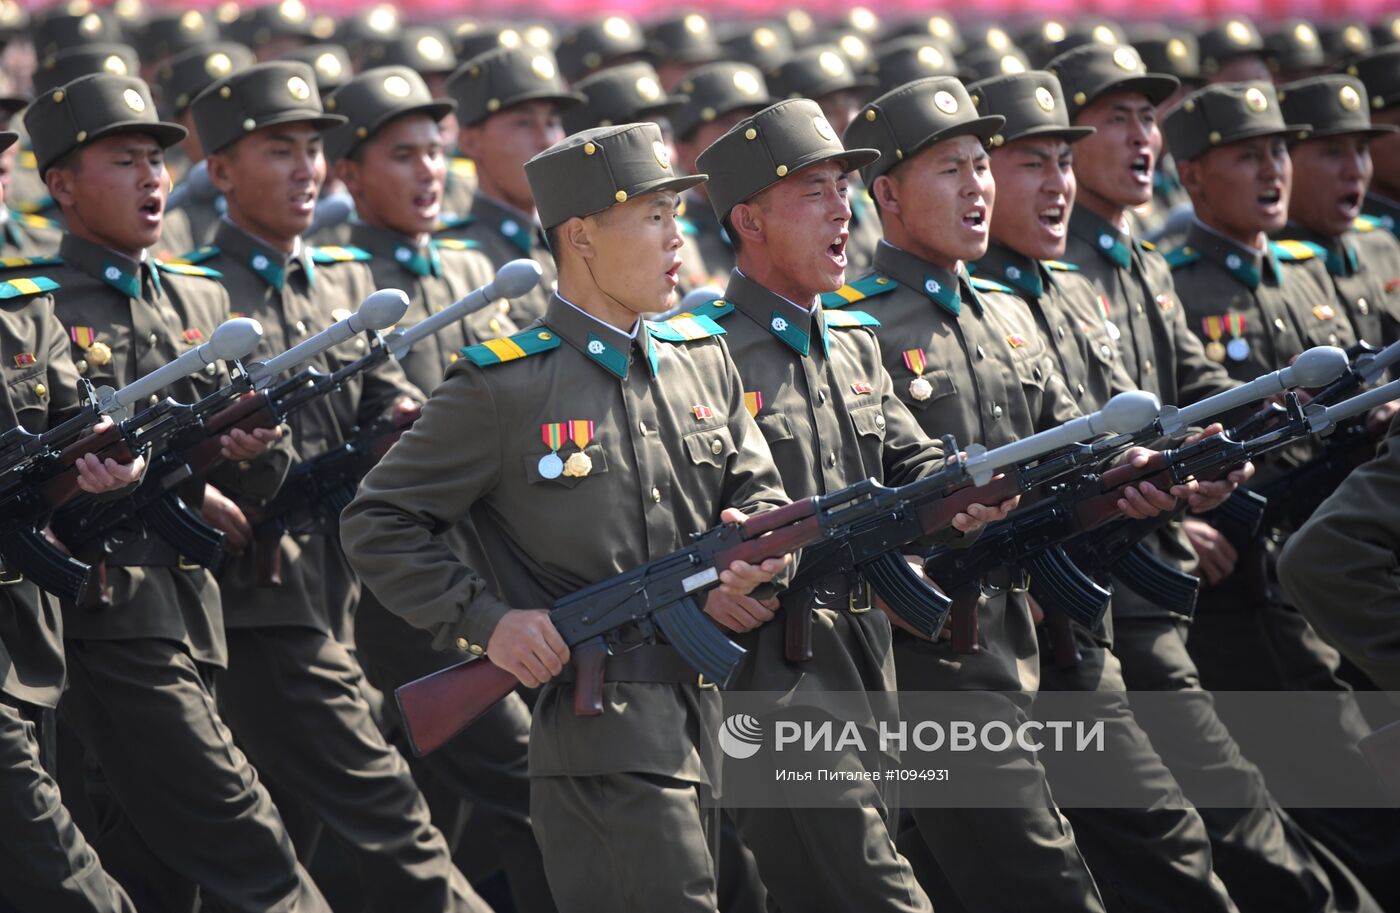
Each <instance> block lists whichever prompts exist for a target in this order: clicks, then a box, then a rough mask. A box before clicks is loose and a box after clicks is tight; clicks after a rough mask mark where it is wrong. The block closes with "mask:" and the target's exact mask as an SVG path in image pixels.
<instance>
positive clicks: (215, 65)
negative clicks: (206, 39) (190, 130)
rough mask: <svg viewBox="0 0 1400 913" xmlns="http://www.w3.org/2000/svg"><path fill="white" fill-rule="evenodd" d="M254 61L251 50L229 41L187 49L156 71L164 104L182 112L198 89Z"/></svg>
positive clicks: (196, 94)
mask: <svg viewBox="0 0 1400 913" xmlns="http://www.w3.org/2000/svg"><path fill="white" fill-rule="evenodd" d="M256 62H257V59H256V58H255V57H254V56H253V52H252V51H250V50H248V49H247V48H245V47H244V46H243V45H241V44H235V43H234V42H232V41H220V42H216V43H214V44H207V45H204V46H202V47H195V48H190V49H189V50H187V51H182V52H180V53H179V54H176V55H175V56H174V57H172V58H170V60H169V61H168V62H167V63H166V64H165V65H164V66H162V67H161V68H160V70H159V71H157V72H156V86H157V87H158V88H159V89H160V94H161V97H163V98H164V99H165V102H166V104H168V105H169V106H170V107H171V109H172V110H173V111H174V112H175V113H176V114H183V113H184V112H185V109H187V108H189V106H190V102H192V101H194V100H195V98H196V97H197V96H198V95H199V93H200V92H203V91H204V90H205V89H207V88H209V87H210V86H212V85H213V84H214V83H216V82H218V81H219V80H220V79H223V78H224V77H225V76H231V75H233V74H234V73H236V72H238V71H239V70H244V69H247V68H248V67H251V66H252V65H253V64H254V63H256Z"/></svg>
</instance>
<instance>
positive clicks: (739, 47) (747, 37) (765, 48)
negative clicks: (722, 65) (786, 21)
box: [720, 22, 796, 70]
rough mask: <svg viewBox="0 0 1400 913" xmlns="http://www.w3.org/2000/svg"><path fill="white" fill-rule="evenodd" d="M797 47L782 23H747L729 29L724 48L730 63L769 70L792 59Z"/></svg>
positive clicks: (721, 42) (723, 43)
mask: <svg viewBox="0 0 1400 913" xmlns="http://www.w3.org/2000/svg"><path fill="white" fill-rule="evenodd" d="M795 47H796V45H795V44H794V43H793V39H792V32H790V31H789V30H788V27H787V26H786V25H783V24H782V23H781V22H758V23H752V24H751V23H744V24H742V25H739V26H734V27H732V28H731V29H728V30H726V32H725V34H724V36H723V37H722V38H721V39H720V48H721V49H723V51H724V58H725V59H726V60H733V61H738V62H739V63H747V64H749V65H751V66H755V67H758V68H759V69H760V70H769V69H772V68H773V67H776V66H777V65H778V64H780V63H782V62H783V61H784V60H786V59H787V58H788V57H789V56H791V54H792V52H793V49H794V48H795Z"/></svg>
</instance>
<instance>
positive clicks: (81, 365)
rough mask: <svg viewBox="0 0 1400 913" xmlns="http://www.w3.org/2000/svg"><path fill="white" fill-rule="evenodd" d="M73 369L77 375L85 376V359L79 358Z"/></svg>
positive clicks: (86, 365)
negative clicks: (76, 370) (76, 371)
mask: <svg viewBox="0 0 1400 913" xmlns="http://www.w3.org/2000/svg"><path fill="white" fill-rule="evenodd" d="M73 367H75V368H77V369H78V373H79V374H86V373H87V369H88V363H87V359H86V358H79V359H78V360H77V362H75V363H74V365H73Z"/></svg>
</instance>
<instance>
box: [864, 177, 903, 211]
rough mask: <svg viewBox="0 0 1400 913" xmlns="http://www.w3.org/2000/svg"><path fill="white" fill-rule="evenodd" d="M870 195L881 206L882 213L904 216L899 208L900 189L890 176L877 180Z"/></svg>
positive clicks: (871, 186)
mask: <svg viewBox="0 0 1400 913" xmlns="http://www.w3.org/2000/svg"><path fill="white" fill-rule="evenodd" d="M870 195H871V196H872V197H873V198H874V199H875V202H876V203H878V204H880V211H881V212H888V213H890V214H892V215H901V214H902V213H901V212H900V208H899V187H898V185H897V184H895V182H894V178H892V177H890V176H889V175H888V174H882V175H880V176H879V177H878V178H876V179H875V183H874V184H871V185H870Z"/></svg>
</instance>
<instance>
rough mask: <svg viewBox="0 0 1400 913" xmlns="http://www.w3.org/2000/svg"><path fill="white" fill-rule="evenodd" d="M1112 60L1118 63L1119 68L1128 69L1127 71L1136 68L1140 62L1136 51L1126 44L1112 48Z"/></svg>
mask: <svg viewBox="0 0 1400 913" xmlns="http://www.w3.org/2000/svg"><path fill="white" fill-rule="evenodd" d="M1113 62H1114V63H1116V64H1118V68H1119V69H1120V70H1128V71H1129V72H1131V71H1133V70H1136V69H1137V68H1138V66H1139V63H1140V61H1139V59H1138V55H1137V51H1134V50H1133V49H1132V48H1130V47H1127V46H1126V45H1120V46H1119V47H1116V48H1114V49H1113Z"/></svg>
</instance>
